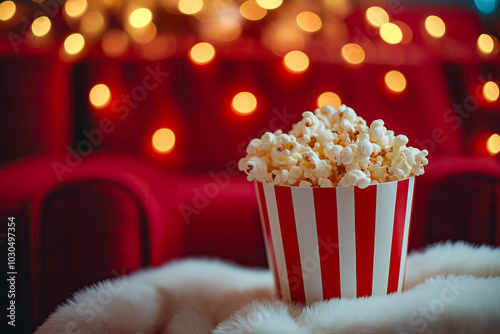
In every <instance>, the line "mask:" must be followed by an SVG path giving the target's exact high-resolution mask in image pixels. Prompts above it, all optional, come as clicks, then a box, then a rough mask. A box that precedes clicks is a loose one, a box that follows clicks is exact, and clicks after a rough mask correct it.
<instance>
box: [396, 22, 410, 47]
mask: <svg viewBox="0 0 500 334" xmlns="http://www.w3.org/2000/svg"><path fill="white" fill-rule="evenodd" d="M393 23H394V24H395V25H397V26H398V27H399V29H401V32H402V33H403V39H402V40H401V43H402V44H408V43H410V42H411V40H412V39H413V32H412V31H411V28H410V26H409V25H407V24H406V23H404V22H403V21H394V22H393Z"/></svg>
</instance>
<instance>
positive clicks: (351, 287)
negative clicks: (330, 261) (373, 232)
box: [337, 187, 356, 297]
mask: <svg viewBox="0 0 500 334" xmlns="http://www.w3.org/2000/svg"><path fill="white" fill-rule="evenodd" d="M337 218H338V222H339V223H338V231H339V255H340V256H339V261H340V294H341V295H342V297H356V236H355V233H354V188H353V187H346V188H342V187H341V188H337Z"/></svg>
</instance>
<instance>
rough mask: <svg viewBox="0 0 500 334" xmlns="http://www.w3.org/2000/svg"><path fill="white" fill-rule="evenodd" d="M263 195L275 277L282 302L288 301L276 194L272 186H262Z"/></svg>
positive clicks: (286, 277) (287, 284) (288, 291)
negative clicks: (274, 260) (272, 250)
mask: <svg viewBox="0 0 500 334" xmlns="http://www.w3.org/2000/svg"><path fill="white" fill-rule="evenodd" d="M264 194H265V197H266V205H267V212H268V214H269V221H270V222H271V223H270V227H271V236H272V240H273V247H274V257H275V259H276V268H277V270H278V272H277V273H275V274H276V275H278V277H279V282H280V286H281V296H282V297H283V299H284V300H286V301H290V300H291V296H290V286H289V283H288V273H287V269H286V262H285V252H284V251H283V241H282V240H281V228H280V224H279V215H278V206H277V205H276V194H275V192H274V185H273V184H264Z"/></svg>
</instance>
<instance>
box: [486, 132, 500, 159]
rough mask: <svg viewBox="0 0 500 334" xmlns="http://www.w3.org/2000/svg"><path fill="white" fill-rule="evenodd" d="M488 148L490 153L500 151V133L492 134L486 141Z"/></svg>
mask: <svg viewBox="0 0 500 334" xmlns="http://www.w3.org/2000/svg"><path fill="white" fill-rule="evenodd" d="M486 149H487V150H488V152H490V154H497V153H499V152H500V135H499V134H498V133H494V134H492V135H491V136H490V137H489V138H488V140H487V141H486Z"/></svg>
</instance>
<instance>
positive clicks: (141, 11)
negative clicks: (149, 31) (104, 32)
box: [129, 8, 153, 28]
mask: <svg viewBox="0 0 500 334" xmlns="http://www.w3.org/2000/svg"><path fill="white" fill-rule="evenodd" d="M152 19H153V14H152V13H151V11H150V10H149V9H147V8H137V9H136V10H134V11H133V12H132V13H130V17H129V22H130V25H131V26H132V27H134V28H144V27H145V26H147V25H148V24H149V23H150V22H151V20H152Z"/></svg>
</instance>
